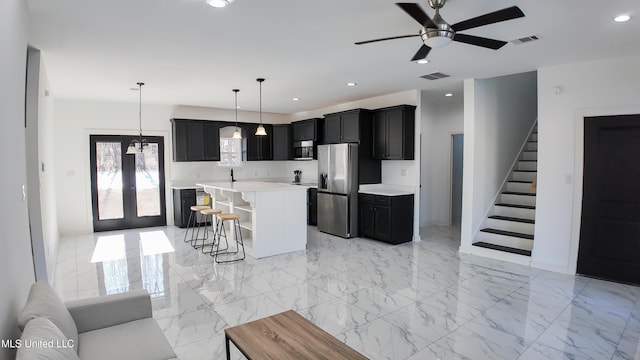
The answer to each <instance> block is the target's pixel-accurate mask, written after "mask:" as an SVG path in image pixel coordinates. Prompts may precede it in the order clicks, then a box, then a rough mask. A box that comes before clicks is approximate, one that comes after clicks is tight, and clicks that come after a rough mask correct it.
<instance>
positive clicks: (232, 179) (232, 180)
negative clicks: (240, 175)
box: [231, 169, 236, 182]
mask: <svg viewBox="0 0 640 360" xmlns="http://www.w3.org/2000/svg"><path fill="white" fill-rule="evenodd" d="M234 181H236V179H234V178H233V169H231V182H234Z"/></svg>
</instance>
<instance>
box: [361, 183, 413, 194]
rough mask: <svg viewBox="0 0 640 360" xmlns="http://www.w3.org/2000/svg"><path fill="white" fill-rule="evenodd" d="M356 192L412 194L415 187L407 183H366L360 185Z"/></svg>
mask: <svg viewBox="0 0 640 360" xmlns="http://www.w3.org/2000/svg"><path fill="white" fill-rule="evenodd" d="M358 193H360V194H371V195H384V196H400V195H412V194H414V193H415V188H414V187H413V186H407V185H393V184H367V185H360V189H359V190H358Z"/></svg>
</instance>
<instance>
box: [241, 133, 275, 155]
mask: <svg viewBox="0 0 640 360" xmlns="http://www.w3.org/2000/svg"><path fill="white" fill-rule="evenodd" d="M245 126H246V129H247V153H246V159H245V160H247V161H259V160H273V149H272V141H271V140H272V138H273V136H274V133H273V125H269V124H263V126H264V128H265V130H266V131H267V135H266V136H258V135H256V129H257V128H258V124H246V125H245Z"/></svg>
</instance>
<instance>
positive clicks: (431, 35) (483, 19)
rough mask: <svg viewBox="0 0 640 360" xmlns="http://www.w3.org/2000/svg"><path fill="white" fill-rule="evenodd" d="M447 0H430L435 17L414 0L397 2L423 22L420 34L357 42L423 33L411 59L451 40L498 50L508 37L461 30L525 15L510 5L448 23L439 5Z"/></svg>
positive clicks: (413, 16)
mask: <svg viewBox="0 0 640 360" xmlns="http://www.w3.org/2000/svg"><path fill="white" fill-rule="evenodd" d="M446 2H447V0H429V6H431V7H432V8H433V9H434V10H435V11H436V14H435V15H434V16H433V19H432V18H430V17H429V15H427V14H426V13H425V12H424V10H422V8H421V7H420V6H419V5H418V4H415V3H396V5H398V6H399V7H400V8H401V9H402V10H404V11H405V12H406V13H407V14H409V16H411V17H412V18H413V19H414V20H416V21H417V22H419V23H420V25H421V26H422V27H421V28H420V32H419V33H418V34H412V35H400V36H392V37H387V38H382V39H374V40H367V41H359V42H357V43H355V44H356V45H362V44H368V43H372V42H378V41H386V40H394V39H402V38H408V37H414V36H420V38H422V42H423V44H422V46H421V47H420V49H418V52H416V54H415V55H414V56H413V58H412V59H411V61H416V60H420V59H424V58H426V57H427V55H428V54H429V51H431V49H432V48H439V47H443V46H445V45H447V44H449V43H450V42H451V41H457V42H461V43H465V44H470V45H475V46H481V47H485V48H488V49H493V50H498V49H500V48H501V47H503V46H505V45H506V44H507V42H506V41H500V40H495V39H489V38H484V37H480V36H474V35H467V34H460V33H458V32H459V31H464V30H469V29H473V28H476V27H480V26H484V25H489V24H495V23H498V22H501V21H507V20H512V19H517V18H520V17H524V13H523V12H522V10H520V8H518V7H517V6H512V7H508V8H506V9H502V10H498V11H494V12H491V13H488V14H484V15H480V16H478V17H474V18H471V19H468V20H464V21H461V22H458V23H455V24H453V25H449V24H448V23H447V22H446V21H444V19H443V18H442V17H441V16H440V9H441V8H442V7H443V6H444V4H445V3H446Z"/></svg>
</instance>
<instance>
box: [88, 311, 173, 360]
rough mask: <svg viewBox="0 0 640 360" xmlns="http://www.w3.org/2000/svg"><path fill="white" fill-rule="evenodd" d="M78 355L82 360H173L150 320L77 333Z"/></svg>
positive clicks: (162, 336) (159, 330)
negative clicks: (78, 334) (78, 337)
mask: <svg viewBox="0 0 640 360" xmlns="http://www.w3.org/2000/svg"><path fill="white" fill-rule="evenodd" d="M78 354H79V355H80V358H81V359H91V360H111V359H136V360H147V359H149V360H150V359H173V358H175V357H176V354H175V353H174V352H173V350H172V349H171V346H170V345H169V342H168V341H167V338H166V337H165V336H164V333H163V332H162V329H160V326H158V323H157V322H156V321H155V320H154V319H153V318H146V319H141V320H135V321H130V322H127V323H124V324H120V325H116V326H111V327H107V328H102V329H98V330H93V331H87V332H83V333H80V343H79V345H78Z"/></svg>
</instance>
